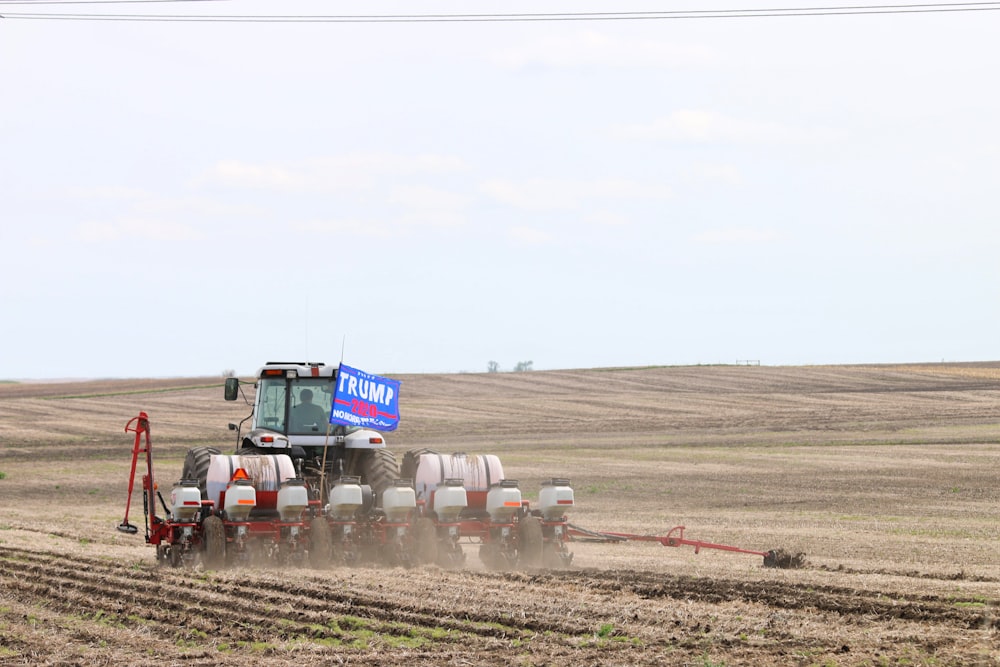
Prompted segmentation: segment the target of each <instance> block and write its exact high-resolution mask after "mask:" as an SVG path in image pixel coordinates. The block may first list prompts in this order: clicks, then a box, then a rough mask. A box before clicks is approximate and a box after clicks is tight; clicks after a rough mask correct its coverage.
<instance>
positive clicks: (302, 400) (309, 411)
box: [292, 389, 327, 431]
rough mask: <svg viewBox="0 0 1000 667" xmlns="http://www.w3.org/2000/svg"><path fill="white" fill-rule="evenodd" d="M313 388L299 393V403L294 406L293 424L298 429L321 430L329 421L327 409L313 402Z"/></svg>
mask: <svg viewBox="0 0 1000 667" xmlns="http://www.w3.org/2000/svg"><path fill="white" fill-rule="evenodd" d="M312 400H313V393H312V390H311V389H303V390H302V393H300V394H299V404H298V405H296V406H295V407H293V408H292V425H293V426H294V428H295V430H296V431H305V430H310V429H311V430H314V431H317V430H319V429H320V428H321V427H322V426H323V425H325V424H326V422H327V416H326V410H324V409H323V408H322V407H320V406H318V405H316V404H315V403H313V402H312Z"/></svg>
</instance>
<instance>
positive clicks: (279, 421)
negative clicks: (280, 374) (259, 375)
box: [257, 378, 286, 433]
mask: <svg viewBox="0 0 1000 667" xmlns="http://www.w3.org/2000/svg"><path fill="white" fill-rule="evenodd" d="M257 392H258V393H259V394H260V396H259V397H258V400H257V426H260V427H262V428H266V429H270V430H272V431H277V432H279V433H284V432H285V403H286V401H285V378H263V379H262V380H261V381H260V386H259V388H258V389H257Z"/></svg>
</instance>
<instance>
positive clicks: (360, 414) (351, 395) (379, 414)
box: [330, 364, 399, 431]
mask: <svg viewBox="0 0 1000 667" xmlns="http://www.w3.org/2000/svg"><path fill="white" fill-rule="evenodd" d="M330 423H331V424H344V425H345V426H361V427H363V428H371V429H375V430H377V431H395V430H396V427H397V426H399V380H390V379H389V378H384V377H379V376H378V375H369V374H368V373H365V372H364V371H359V370H358V369H356V368H351V367H350V366H345V365H344V364H341V365H340V369H339V370H338V371H337V391H336V393H335V394H334V397H333V409H332V410H330Z"/></svg>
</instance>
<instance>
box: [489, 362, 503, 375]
mask: <svg viewBox="0 0 1000 667" xmlns="http://www.w3.org/2000/svg"><path fill="white" fill-rule="evenodd" d="M486 372H487V373H499V372H500V364H498V363H497V362H495V361H491V362H489V363H487V364H486Z"/></svg>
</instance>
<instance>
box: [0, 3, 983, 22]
mask: <svg viewBox="0 0 1000 667" xmlns="http://www.w3.org/2000/svg"><path fill="white" fill-rule="evenodd" d="M42 1H45V0H42ZM48 1H49V2H50V3H51V4H83V3H84V2H86V0H48ZM217 1H218V0H96V1H95V0H91V2H90V3H88V4H108V3H126V2H127V3H148V2H217ZM0 4H28V3H24V2H21V3H17V2H12V1H11V0H0ZM31 4H40V3H31ZM997 10H1000V2H943V3H923V4H900V5H842V6H824V7H784V8H761V9H700V10H673V11H651V12H650V11H646V12H564V13H540V12H530V13H495V14H384V15H378V14H372V15H360V14H359V15H278V14H273V15H240V14H217V15H208V14H94V13H52V12H45V13H38V12H4V13H3V14H0V17H3V18H6V19H24V20H50V21H53V20H54V21H139V22H201V23H463V22H464V23H470V22H473V23H485V22H489V23H503V22H538V21H651V20H671V19H674V20H676V19H720V18H773V17H792V16H847V15H853V16H857V15H868V14H882V15H884V14H927V13H942V12H974V11H997Z"/></svg>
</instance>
